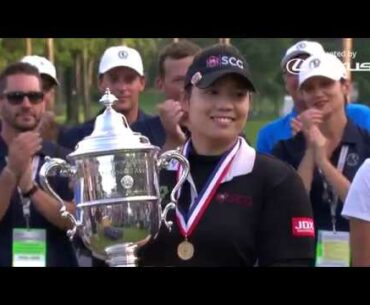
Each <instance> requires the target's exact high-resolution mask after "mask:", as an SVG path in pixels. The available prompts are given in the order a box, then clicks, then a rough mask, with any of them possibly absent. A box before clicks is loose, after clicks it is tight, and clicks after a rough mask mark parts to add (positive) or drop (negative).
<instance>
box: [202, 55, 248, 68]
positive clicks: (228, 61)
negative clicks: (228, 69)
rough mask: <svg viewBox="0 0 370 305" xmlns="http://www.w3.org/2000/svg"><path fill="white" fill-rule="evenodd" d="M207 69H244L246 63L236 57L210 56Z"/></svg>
mask: <svg viewBox="0 0 370 305" xmlns="http://www.w3.org/2000/svg"><path fill="white" fill-rule="evenodd" d="M206 66H207V68H215V67H218V66H234V67H238V68H240V69H242V70H243V69H244V63H243V61H242V60H241V59H239V58H236V57H234V56H231V57H229V56H226V55H224V56H221V55H220V56H210V57H208V59H207V61H206Z"/></svg>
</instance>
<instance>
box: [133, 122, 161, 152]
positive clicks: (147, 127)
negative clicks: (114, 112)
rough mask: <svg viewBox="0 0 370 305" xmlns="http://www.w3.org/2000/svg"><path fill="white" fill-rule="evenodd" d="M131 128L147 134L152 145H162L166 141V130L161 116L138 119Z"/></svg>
mask: <svg viewBox="0 0 370 305" xmlns="http://www.w3.org/2000/svg"><path fill="white" fill-rule="evenodd" d="M131 129H132V130H133V131H136V132H140V133H141V134H142V135H144V136H146V137H147V138H148V139H149V141H150V143H151V144H152V145H155V146H158V147H162V146H163V145H164V143H165V141H166V132H165V130H164V128H163V125H162V122H161V119H160V117H159V116H155V117H151V118H148V119H146V120H140V121H136V122H135V123H134V124H132V126H131Z"/></svg>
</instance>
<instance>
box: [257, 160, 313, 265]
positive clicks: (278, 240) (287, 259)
mask: <svg viewBox="0 0 370 305" xmlns="http://www.w3.org/2000/svg"><path fill="white" fill-rule="evenodd" d="M279 163H280V162H279ZM267 174H269V176H273V178H272V180H271V181H270V184H271V186H270V187H269V188H266V196H265V200H264V205H263V210H262V211H261V219H260V225H259V230H258V236H257V245H258V247H257V253H258V259H259V264H260V265H261V266H310V265H313V262H314V258H315V230H314V224H313V212H312V207H311V202H310V200H309V197H308V195H307V193H306V191H305V188H304V185H303V183H302V180H301V179H300V178H299V176H298V174H297V173H296V171H295V170H294V169H293V168H291V167H289V166H287V165H285V164H281V165H280V166H279V167H278V168H277V169H275V172H274V173H267Z"/></svg>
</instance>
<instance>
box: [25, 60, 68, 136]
mask: <svg viewBox="0 0 370 305" xmlns="http://www.w3.org/2000/svg"><path fill="white" fill-rule="evenodd" d="M21 62H25V63H28V64H30V65H32V66H35V67H36V68H37V69H38V70H39V73H40V75H41V82H42V92H43V93H44V101H45V107H46V111H45V112H44V113H43V115H42V117H41V120H40V124H39V131H40V134H41V137H42V138H43V139H45V140H49V141H54V142H55V141H56V140H57V138H58V136H59V133H60V132H61V131H62V130H63V127H62V126H60V125H59V124H58V123H57V122H56V121H55V113H54V104H55V90H56V88H57V86H59V81H58V79H57V73H56V69H55V66H54V65H53V63H52V62H51V61H49V60H48V59H46V58H45V57H42V56H38V55H27V56H25V57H23V58H22V59H21Z"/></svg>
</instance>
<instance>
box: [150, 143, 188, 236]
mask: <svg viewBox="0 0 370 305" xmlns="http://www.w3.org/2000/svg"><path fill="white" fill-rule="evenodd" d="M172 159H175V160H177V161H178V162H179V163H180V165H181V166H182V168H183V171H182V174H181V177H180V178H179V181H178V182H177V184H176V185H175V187H174V188H173V190H172V192H171V195H170V200H171V201H170V203H168V204H166V206H165V208H164V210H163V212H162V216H161V218H162V221H163V222H164V224H165V225H166V227H167V228H168V230H169V231H171V227H172V225H173V222H172V221H167V213H168V212H169V211H170V210H171V209H175V208H176V204H177V200H176V198H175V195H176V193H177V191H178V190H179V189H180V188H181V186H182V185H183V183H184V182H185V181H186V178H187V177H188V175H189V172H190V165H189V161H188V160H187V159H186V158H185V157H184V156H183V155H182V154H181V153H180V152H178V151H177V150H169V151H166V152H165V153H163V154H162V155H161V156H160V157H159V159H158V163H157V165H158V167H159V168H160V169H161V168H164V167H167V166H168V164H169V163H170V161H171V160H172Z"/></svg>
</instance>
